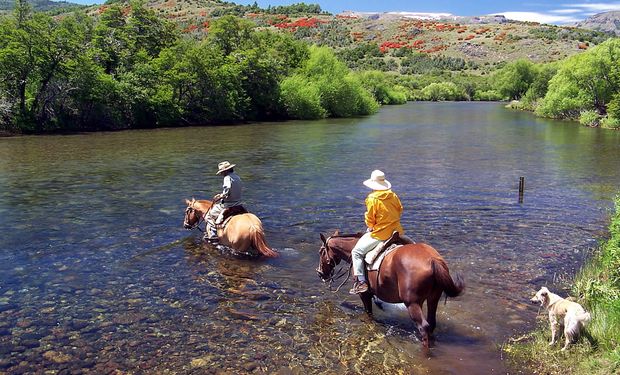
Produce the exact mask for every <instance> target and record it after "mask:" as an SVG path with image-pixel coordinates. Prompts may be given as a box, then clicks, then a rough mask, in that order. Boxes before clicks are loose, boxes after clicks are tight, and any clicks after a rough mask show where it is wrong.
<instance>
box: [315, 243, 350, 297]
mask: <svg viewBox="0 0 620 375" xmlns="http://www.w3.org/2000/svg"><path fill="white" fill-rule="evenodd" d="M331 239H332V236H330V237H328V238H327V240H325V244H324V246H321V248H320V249H319V259H321V258H322V257H321V255H322V253H323V252H324V253H325V256H326V257H327V264H328V265H330V266H332V269H331V270H330V275H329V277H328V278H326V279H323V281H324V282H329V290H331V291H332V292H334V293H337V292H338V291H339V290H340V288H342V286H343V285H344V284H345V283H346V282H347V281H348V280H349V278H350V277H351V270H352V269H353V263H350V264H349V267H347V268H346V269H345V267H344V266H342V267H340V269H339V270H338V271H337V272H335V273H334V269H335V268H336V261H335V260H334V258H333V257H331V256H330V255H329V245H328V243H329V240H331ZM319 261H320V260H319ZM345 274H346V275H347V277H346V278H345V279H344V280H342V282H341V283H340V284H339V285H338V287H337V288H336V290H333V289H332V284H333V283H334V281H336V280H338V279H340V278H341V277H343V276H344V275H345Z"/></svg>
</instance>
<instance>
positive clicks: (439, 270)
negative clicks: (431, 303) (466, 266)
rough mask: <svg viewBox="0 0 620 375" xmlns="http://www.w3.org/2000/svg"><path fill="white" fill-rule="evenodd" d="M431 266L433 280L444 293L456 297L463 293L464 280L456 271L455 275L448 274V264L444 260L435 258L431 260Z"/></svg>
mask: <svg viewBox="0 0 620 375" xmlns="http://www.w3.org/2000/svg"><path fill="white" fill-rule="evenodd" d="M431 266H432V267H433V276H434V277H435V281H436V282H437V283H438V284H439V285H441V287H442V288H443V291H444V293H446V295H447V296H448V297H456V296H459V295H461V293H463V290H464V289H465V282H464V281H463V278H462V277H461V275H459V274H458V273H455V275H454V276H455V277H452V276H450V271H449V270H448V265H447V264H446V261H445V260H443V259H441V258H435V259H432V260H431Z"/></svg>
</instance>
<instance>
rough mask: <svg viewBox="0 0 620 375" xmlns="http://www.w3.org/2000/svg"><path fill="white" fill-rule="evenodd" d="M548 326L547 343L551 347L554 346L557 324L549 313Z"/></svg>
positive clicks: (553, 316)
mask: <svg viewBox="0 0 620 375" xmlns="http://www.w3.org/2000/svg"><path fill="white" fill-rule="evenodd" d="M549 325H550V326H551V342H550V343H549V346H552V345H553V344H555V338H556V336H557V332H558V322H557V320H556V319H555V315H552V314H551V312H550V313H549Z"/></svg>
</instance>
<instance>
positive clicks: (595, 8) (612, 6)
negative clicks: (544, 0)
mask: <svg viewBox="0 0 620 375" xmlns="http://www.w3.org/2000/svg"><path fill="white" fill-rule="evenodd" d="M564 6H567V7H570V8H581V9H583V11H590V12H597V13H601V12H609V11H612V10H620V3H619V2H613V3H577V4H564Z"/></svg>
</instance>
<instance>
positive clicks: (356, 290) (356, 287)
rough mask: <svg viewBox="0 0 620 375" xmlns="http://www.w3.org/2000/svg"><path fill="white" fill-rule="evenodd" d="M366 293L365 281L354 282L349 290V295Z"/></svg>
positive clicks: (366, 285)
mask: <svg viewBox="0 0 620 375" xmlns="http://www.w3.org/2000/svg"><path fill="white" fill-rule="evenodd" d="M367 291H368V283H367V282H365V281H356V282H355V284H353V288H351V290H349V294H361V293H366V292H367Z"/></svg>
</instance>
